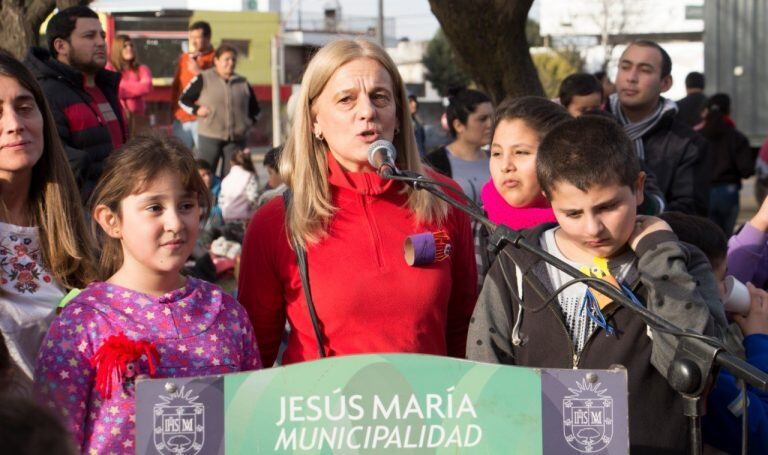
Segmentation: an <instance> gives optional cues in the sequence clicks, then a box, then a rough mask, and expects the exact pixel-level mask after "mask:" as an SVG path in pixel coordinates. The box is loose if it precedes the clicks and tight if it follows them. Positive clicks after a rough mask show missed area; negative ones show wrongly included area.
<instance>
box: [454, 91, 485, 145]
mask: <svg viewBox="0 0 768 455" xmlns="http://www.w3.org/2000/svg"><path fill="white" fill-rule="evenodd" d="M490 102H491V99H490V98H489V97H488V95H486V94H485V93H483V92H478V91H477V90H472V89H468V88H465V87H457V88H452V89H450V90H449V93H448V108H447V109H446V111H445V115H446V117H447V120H448V130H449V131H450V132H451V136H452V137H456V128H454V127H453V121H454V120H458V121H459V122H460V123H461V124H462V125H466V124H467V119H468V118H469V114H471V113H473V112H475V110H476V109H477V106H478V105H479V104H482V103H490Z"/></svg>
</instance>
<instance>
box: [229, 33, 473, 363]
mask: <svg viewBox="0 0 768 455" xmlns="http://www.w3.org/2000/svg"><path fill="white" fill-rule="evenodd" d="M407 106H408V101H407V98H406V92H405V90H404V88H403V82H402V79H401V77H400V74H399V73H398V71H397V68H396V67H395V64H394V63H393V62H392V60H391V59H390V57H389V56H388V55H387V54H386V52H384V50H382V49H381V48H380V47H378V46H377V45H375V44H372V43H370V42H367V41H362V40H355V41H350V40H341V41H335V42H332V43H330V44H328V45H326V46H325V47H323V48H322V49H321V50H320V51H319V52H318V53H317V54H316V55H315V56H314V57H313V58H312V60H311V62H310V63H309V65H308V67H307V69H306V72H305V73H304V77H303V81H302V84H301V91H300V93H299V98H298V102H297V107H296V112H295V116H294V121H293V126H292V129H291V132H290V134H289V137H288V141H287V143H286V145H285V149H284V150H283V154H282V158H281V162H280V172H281V174H282V176H283V178H284V180H285V181H286V182H287V184H288V187H289V189H290V191H289V194H288V195H287V196H284V197H278V198H276V199H274V200H272V201H270V202H269V203H268V204H266V205H265V206H264V207H262V208H261V209H260V210H259V211H258V212H257V213H256V215H255V216H254V218H253V220H252V221H251V223H250V224H249V226H248V231H247V233H246V236H245V240H244V244H243V253H242V262H241V271H240V283H239V290H238V297H239V300H240V302H241V303H242V304H243V306H244V307H245V308H246V310H247V311H248V313H249V315H250V318H251V321H252V323H253V326H254V329H255V333H256V338H257V340H258V343H259V350H260V351H261V354H262V358H263V361H264V364H265V365H271V364H272V363H273V362H274V361H275V360H276V358H277V354H278V348H279V347H280V342H281V338H282V337H283V333H284V330H285V322H286V319H287V321H288V323H289V324H290V328H291V330H290V334H289V336H288V343H287V346H286V349H285V352H284V354H283V358H282V363H283V364H290V363H295V362H302V361H305V360H313V359H317V358H318V357H321V356H337V355H349V354H361V353H395V352H401V353H405V352H410V353H423V354H435V355H451V356H456V357H463V356H464V343H465V340H466V334H467V326H468V324H469V318H470V316H471V314H472V310H473V308H474V305H475V300H476V277H475V263H474V256H473V244H472V234H471V231H470V227H469V220H468V218H467V216H466V215H464V214H463V213H461V212H459V211H458V210H455V209H453V208H451V207H449V206H448V205H447V204H445V203H444V202H443V201H440V200H439V199H438V198H436V197H434V196H432V195H431V194H429V193H427V192H425V191H417V190H414V189H412V188H410V187H408V186H406V185H404V184H403V183H401V182H398V181H393V180H387V179H385V178H382V177H380V176H379V175H378V174H377V173H376V170H375V169H374V168H373V167H372V166H371V165H370V164H369V163H368V149H369V147H370V145H371V144H372V143H373V142H375V141H377V140H380V139H384V140H387V141H391V142H392V143H393V144H394V146H395V148H396V150H397V159H396V165H397V167H398V168H399V169H404V170H410V171H415V172H419V173H423V172H424V168H422V166H421V164H420V161H419V154H418V150H417V146H416V142H415V139H414V134H413V128H412V124H411V121H410V117H409V115H408V110H407ZM430 176H431V177H433V178H438V177H437V176H436V175H435V174H434V173H432V174H430ZM439 178H441V179H443V180H444V181H447V179H444V178H443V177H439ZM454 186H455V184H454ZM455 188H456V189H457V190H458V186H455ZM411 236H416V237H411ZM408 238H416V239H420V240H418V241H414V242H416V243H417V244H419V245H422V244H423V245H428V247H429V248H426V250H429V251H431V252H432V254H431V255H429V254H423V255H421V256H419V257H417V258H416V260H415V261H411V262H415V264H414V265H413V266H409V265H408V264H407V263H406V260H405V258H404V255H403V246H404V243H405V241H406V239H408ZM424 239H426V240H424ZM419 251H422V250H419ZM417 256H418V255H417ZM302 258H306V262H305V265H306V267H302V266H300V260H302ZM411 259H413V258H411ZM302 269H303V270H305V271H306V275H305V276H304V279H303V278H302ZM307 297H309V299H308V298H307Z"/></svg>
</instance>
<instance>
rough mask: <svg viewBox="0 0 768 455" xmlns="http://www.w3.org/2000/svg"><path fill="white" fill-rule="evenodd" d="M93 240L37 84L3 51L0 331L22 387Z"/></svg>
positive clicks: (88, 275) (88, 266)
mask: <svg viewBox="0 0 768 455" xmlns="http://www.w3.org/2000/svg"><path fill="white" fill-rule="evenodd" d="M90 239H91V237H90V235H89V233H88V230H87V228H86V226H85V218H84V215H83V210H82V206H81V203H80V198H79V192H78V190H77V185H76V184H75V179H74V177H73V175H72V172H71V170H70V168H69V163H68V162H67V158H66V155H65V154H64V148H63V146H62V144H61V141H60V140H59V136H58V135H57V132H56V123H55V121H54V119H53V115H52V114H51V111H50V109H49V108H48V104H47V102H46V100H45V98H44V97H43V93H42V91H41V90H40V86H39V85H38V84H37V81H35V78H34V77H33V76H32V74H31V73H30V72H29V70H28V69H27V68H26V67H25V66H24V65H22V64H21V63H20V62H19V61H18V60H16V58H14V57H13V56H12V55H10V54H9V53H7V52H5V51H0V331H2V334H3V335H4V336H5V340H6V343H7V345H8V351H9V352H10V356H11V360H12V363H13V367H14V370H15V372H16V373H17V374H16V376H17V379H18V380H19V383H20V384H21V385H22V387H23V388H27V387H28V386H29V385H31V381H32V375H33V370H34V366H35V358H36V357H37V351H38V349H39V347H40V342H41V341H42V339H43V336H44V335H45V332H46V331H47V329H48V325H49V324H50V322H51V320H52V318H53V317H54V316H55V311H54V310H55V308H56V307H57V306H58V304H59V301H60V300H61V299H62V297H64V295H65V293H66V291H67V290H68V289H71V288H82V287H84V286H85V285H86V284H87V283H88V282H89V281H90V280H91V279H93V277H94V268H93V264H94V262H93V250H92V243H91V240H90Z"/></svg>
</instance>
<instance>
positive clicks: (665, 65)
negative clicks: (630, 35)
mask: <svg viewBox="0 0 768 455" xmlns="http://www.w3.org/2000/svg"><path fill="white" fill-rule="evenodd" d="M632 46H640V47H652V48H654V49H656V50H657V51H659V54H661V78H662V79H663V78H665V77H667V76H669V75H670V74H672V58H670V56H669V54H668V53H667V51H665V50H664V48H663V47H661V46H660V45H659V43H657V42H656V41H651V40H647V39H639V40H635V41H632V42H631V43H630V44H629V46H627V49H629V48H630V47H632ZM624 52H626V51H624Z"/></svg>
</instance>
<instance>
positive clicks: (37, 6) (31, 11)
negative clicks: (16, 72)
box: [0, 0, 90, 59]
mask: <svg viewBox="0 0 768 455" xmlns="http://www.w3.org/2000/svg"><path fill="white" fill-rule="evenodd" d="M89 3H90V0H58V1H56V0H0V47H2V48H3V49H5V50H7V51H9V52H11V53H12V54H13V55H15V56H16V57H17V58H20V59H21V58H23V57H24V54H25V53H26V52H27V49H28V48H29V47H30V46H34V45H35V44H37V40H38V38H39V37H40V33H39V31H40V26H41V25H42V23H43V21H44V20H45V19H46V18H47V17H48V15H49V14H51V12H53V9H54V8H56V7H58V8H59V9H63V8H67V7H70V6H74V5H87V4H89Z"/></svg>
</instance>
